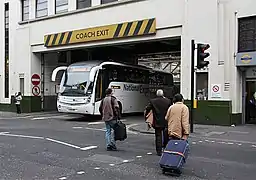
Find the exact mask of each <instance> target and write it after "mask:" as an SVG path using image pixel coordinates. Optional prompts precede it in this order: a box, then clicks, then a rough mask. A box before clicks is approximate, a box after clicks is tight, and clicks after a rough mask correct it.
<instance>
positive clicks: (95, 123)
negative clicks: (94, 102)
mask: <svg viewBox="0 0 256 180" xmlns="http://www.w3.org/2000/svg"><path fill="white" fill-rule="evenodd" d="M104 123H105V122H103V121H99V122H90V123H88V125H97V124H104Z"/></svg>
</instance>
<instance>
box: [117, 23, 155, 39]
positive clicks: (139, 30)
mask: <svg viewBox="0 0 256 180" xmlns="http://www.w3.org/2000/svg"><path fill="white" fill-rule="evenodd" d="M155 32H156V19H155V18H152V19H146V20H141V21H133V22H128V23H120V24H118V25H117V28H116V30H115V33H114V36H113V38H122V37H130V36H138V35H148V34H154V33H155Z"/></svg>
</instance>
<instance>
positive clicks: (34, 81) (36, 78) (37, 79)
mask: <svg viewBox="0 0 256 180" xmlns="http://www.w3.org/2000/svg"><path fill="white" fill-rule="evenodd" d="M31 83H32V84H33V85H34V86H38V85H39V84H40V76H39V75H38V74H33V75H32V77H31Z"/></svg>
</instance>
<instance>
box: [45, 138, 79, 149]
mask: <svg viewBox="0 0 256 180" xmlns="http://www.w3.org/2000/svg"><path fill="white" fill-rule="evenodd" d="M46 140H48V141H52V142H55V143H58V144H62V145H65V146H69V147H73V148H76V149H81V147H79V146H75V145H73V144H69V143H66V142H62V141H58V140H55V139H51V138H46Z"/></svg>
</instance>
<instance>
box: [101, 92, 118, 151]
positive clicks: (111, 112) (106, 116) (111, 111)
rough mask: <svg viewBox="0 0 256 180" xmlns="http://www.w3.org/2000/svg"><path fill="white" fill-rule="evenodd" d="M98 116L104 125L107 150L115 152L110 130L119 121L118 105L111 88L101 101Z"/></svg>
mask: <svg viewBox="0 0 256 180" xmlns="http://www.w3.org/2000/svg"><path fill="white" fill-rule="evenodd" d="M99 111H100V114H101V116H102V120H103V121H105V124H106V144H107V150H108V151H111V150H116V142H115V140H114V138H111V137H112V129H113V128H114V126H115V124H116V123H117V120H118V119H120V112H119V105H118V103H117V100H116V98H115V97H114V96H113V92H112V89H111V88H108V89H107V90H106V97H105V98H104V99H102V101H101V104H100V107H99Z"/></svg>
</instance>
